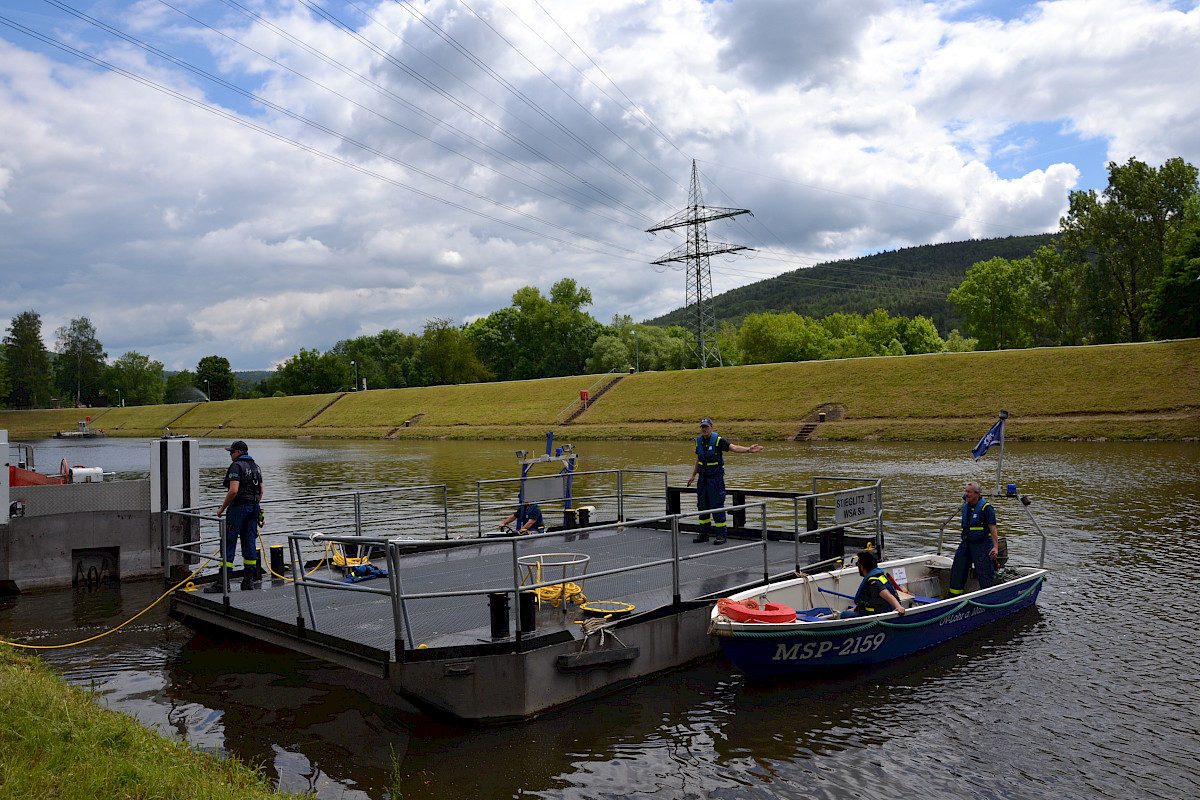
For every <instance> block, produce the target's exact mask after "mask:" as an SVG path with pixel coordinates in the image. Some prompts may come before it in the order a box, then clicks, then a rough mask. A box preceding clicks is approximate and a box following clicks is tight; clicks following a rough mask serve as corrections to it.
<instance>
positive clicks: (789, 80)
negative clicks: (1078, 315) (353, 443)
mask: <svg viewBox="0 0 1200 800" xmlns="http://www.w3.org/2000/svg"><path fill="white" fill-rule="evenodd" d="M11 2H12V0H0V3H3V4H4V5H5V15H6V16H10V17H12V18H13V19H15V20H16V21H17V22H18V23H20V24H22V25H26V26H28V27H29V28H31V29H34V30H37V31H38V32H40V33H41V34H43V35H44V36H46V37H50V38H53V39H60V40H62V41H64V42H68V43H69V44H70V45H71V46H72V47H76V48H78V49H80V50H83V51H86V52H89V53H93V54H95V56H96V57H98V58H103V59H106V60H108V61H110V62H112V63H114V64H119V65H121V67H122V68H124V69H128V70H130V71H131V72H136V73H137V74H138V75H142V76H144V77H145V79H146V80H148V81H152V82H154V83H157V84H158V85H159V86H160V87H162V88H163V89H165V90H167V91H168V92H171V93H174V96H173V95H172V94H168V93H165V92H164V91H157V90H155V89H154V88H151V87H148V86H146V85H144V84H139V83H137V82H135V81H133V80H130V79H129V78H127V77H123V76H121V75H118V74H115V73H113V72H109V71H105V70H102V69H99V68H97V67H95V66H94V65H91V64H88V63H86V62H84V61H82V60H80V59H78V58H75V57H73V56H68V55H66V54H64V53H63V52H61V51H59V50H56V49H54V48H52V47H50V46H48V45H45V44H43V43H38V42H35V41H34V40H33V39H31V38H29V37H28V36H26V35H24V34H22V33H19V32H17V31H15V30H13V29H11V28H6V27H0V241H3V242H4V243H5V244H4V247H3V249H0V287H2V288H3V293H2V294H0V319H4V318H11V317H12V316H13V315H15V314H17V313H20V312H22V311H24V310H27V309H30V308H32V309H35V310H37V311H39V312H40V313H41V314H42V316H43V322H44V325H43V328H44V330H45V331H49V332H52V331H53V330H54V329H55V328H57V327H58V326H60V325H63V324H66V323H67V322H68V321H69V320H70V318H72V317H75V316H79V315H87V316H89V317H90V318H91V319H92V321H93V323H95V324H96V327H97V331H98V333H99V336H100V338H101V341H102V342H103V343H104V345H105V347H106V349H107V350H108V352H109V354H110V355H111V356H114V357H115V356H117V355H120V354H121V353H123V352H125V351H127V350H137V351H139V352H143V353H146V354H148V355H151V356H152V357H154V358H157V359H159V360H161V361H163V362H164V363H165V364H166V365H167V366H168V367H171V368H183V367H194V366H195V363H196V362H197V361H198V360H199V358H201V357H203V356H206V355H212V354H219V355H224V356H226V357H227V358H229V359H230V361H231V362H232V363H233V365H234V367H235V368H238V369H252V368H261V367H265V366H267V365H269V364H275V363H278V362H279V361H281V360H282V359H284V358H286V357H287V356H290V355H292V354H294V353H296V352H298V351H299V350H300V349H301V348H309V349H321V350H324V349H327V348H328V347H330V346H332V345H333V344H334V343H335V342H336V341H338V340H339V339H344V338H349V337H352V336H357V335H361V334H363V333H374V332H377V331H378V330H381V329H383V328H398V329H400V330H403V331H419V330H420V329H421V328H422V326H423V324H424V322H425V320H427V319H431V318H434V317H440V318H449V319H453V320H456V321H468V320H471V319H476V318H478V317H480V316H483V315H486V314H487V313H489V312H491V311H493V310H496V309H497V308H500V307H502V306H505V305H507V304H508V303H509V302H510V301H511V296H512V293H513V292H514V291H516V290H517V289H519V288H521V287H522V286H527V285H534V286H538V287H539V288H541V289H542V290H543V291H548V290H549V287H550V286H551V284H553V283H554V282H555V281H557V280H558V279H560V278H562V277H564V276H570V277H573V278H575V279H576V280H578V281H579V282H580V283H581V284H582V285H584V286H587V287H589V288H590V289H591V290H592V294H593V296H594V298H595V300H596V302H595V305H594V307H593V308H592V309H591V310H592V311H593V313H594V314H595V316H596V317H597V318H598V319H600V320H601V321H604V322H607V321H609V320H610V319H611V317H612V316H613V315H614V314H630V315H631V316H633V317H634V318H635V319H645V318H648V317H652V316H657V315H659V314H661V313H664V312H666V311H670V310H671V309H673V308H675V307H677V306H679V305H681V304H682V302H683V295H684V286H683V284H684V280H683V276H682V275H681V274H680V273H679V272H677V271H674V270H661V269H658V268H655V267H652V266H651V265H650V264H649V262H650V261H651V260H653V259H655V258H657V257H659V256H661V255H663V254H664V253H666V252H667V251H669V250H670V249H671V248H672V247H674V246H675V245H677V244H678V243H679V242H680V239H679V238H678V236H675V235H670V234H663V235H659V236H647V235H646V234H645V233H644V229H645V228H647V227H649V226H650V225H651V224H652V223H654V222H657V221H658V220H660V219H663V218H665V217H668V216H670V215H671V214H673V213H674V212H675V211H678V210H679V209H681V208H682V207H683V206H684V204H685V203H686V200H687V182H688V176H689V170H690V165H691V159H692V158H696V159H698V160H699V162H700V168H701V171H702V173H703V175H704V179H705V183H704V192H705V200H706V202H708V203H710V204H712V205H728V206H737V207H742V208H750V209H751V210H753V211H754V214H755V216H754V218H753V219H746V218H739V219H738V220H737V221H735V222H731V223H728V224H721V225H715V226H714V227H713V229H712V231H710V235H711V236H712V237H713V238H714V239H717V240H725V241H732V242H737V243H742V244H747V245H749V246H751V247H755V248H758V249H759V254H758V256H757V257H754V258H743V259H736V260H731V261H730V262H726V261H725V260H723V259H715V260H714V262H713V267H712V268H713V283H714V287H715V288H716V289H717V291H721V290H724V289H728V288H732V287H733V286H737V285H741V284H744V283H747V282H751V281H754V280H759V279H761V278H765V277H769V276H770V275H773V274H778V273H780V272H784V271H788V270H791V269H795V268H797V267H798V266H803V265H805V264H811V263H815V262H817V261H821V260H828V259H832V258H840V257H847V256H856V255H860V254H863V253H866V252H873V251H877V250H880V249H887V248H894V247H900V246H906V245H914V244H922V243H926V242H932V241H945V240H951V239H961V238H966V237H982V236H992V235H996V236H999V235H1009V234H1019V233H1031V232H1039V231H1043V230H1051V229H1053V228H1054V227H1055V226H1056V225H1057V221H1058V218H1059V216H1060V215H1061V214H1062V213H1063V212H1064V211H1065V209H1066V204H1067V193H1068V192H1069V191H1070V190H1071V189H1073V188H1080V187H1082V188H1102V186H1103V179H1104V162H1105V161H1106V160H1108V159H1113V160H1118V161H1124V160H1125V159H1127V158H1129V157H1130V156H1136V157H1138V158H1142V159H1144V160H1147V161H1150V162H1152V163H1160V162H1161V161H1162V160H1164V159H1165V158H1168V157H1171V156H1182V157H1184V158H1186V159H1188V160H1189V161H1192V162H1193V163H1197V162H1198V161H1200V125H1197V122H1200V120H1198V119H1197V116H1198V115H1200V97H1198V90H1197V89H1196V88H1195V86H1194V80H1192V72H1193V71H1194V70H1193V69H1192V67H1191V65H1193V64H1195V63H1196V62H1197V60H1200V59H1198V56H1200V10H1197V9H1196V8H1195V6H1194V4H1182V3H1167V2H1151V0H1086V2H1085V0H1047V1H1046V2H1041V3H1027V4H1018V5H1014V4H980V3H972V2H962V1H958V0H955V1H954V2H917V1H916V0H867V1H865V2H860V3H854V4H847V3H844V2H835V0H821V1H820V2H812V3H796V2H792V1H790V0H772V1H770V2H747V1H746V0H732V1H731V0H719V1H718V2H716V3H704V2H700V0H649V1H647V0H607V1H606V2H601V0H579V2H573V3H569V4H553V5H550V4H544V3H542V4H537V3H533V2H531V1H530V0H506V2H505V3H504V4H500V3H493V2H489V0H479V2H478V3H473V4H472V6H471V7H472V8H473V9H474V10H475V11H476V12H478V13H479V14H480V15H481V16H482V17H484V18H485V19H486V20H487V21H488V23H489V25H490V26H491V27H490V28H489V27H488V26H485V25H483V24H481V23H480V21H479V20H478V19H477V18H475V17H474V16H473V15H472V13H471V12H469V11H468V10H467V9H466V8H465V7H464V6H462V5H461V4H458V3H454V2H450V1H449V0H432V2H429V3H426V4H421V5H416V4H398V3H382V4H379V5H376V6H364V5H361V4H356V8H351V7H349V6H341V5H338V4H336V3H335V4H329V5H328V6H327V7H326V9H327V11H329V12H330V13H332V14H335V15H339V16H340V18H341V19H343V20H344V21H345V22H347V23H348V24H350V25H352V26H353V27H354V28H355V30H356V33H357V36H351V35H348V34H347V33H345V32H344V31H341V30H339V29H338V28H337V27H336V26H335V25H334V24H332V23H331V22H329V21H328V20H323V19H313V17H312V15H311V14H310V12H308V11H307V10H306V9H304V8H303V7H302V6H299V5H297V4H292V3H282V2H280V3H272V2H266V3H263V4H259V5H257V6H255V8H256V9H258V13H260V14H261V15H262V19H260V20H254V21H251V20H249V19H247V18H246V17H245V16H243V15H240V14H237V13H234V12H233V11H232V10H231V9H230V7H228V6H226V5H223V4H219V3H212V4H209V3H205V2H197V3H194V4H190V5H189V6H188V10H189V13H191V14H192V15H193V16H194V17H196V18H197V19H200V20H203V21H205V22H206V23H208V24H209V25H211V26H212V27H211V28H205V27H203V26H201V25H199V24H197V23H196V22H195V21H193V20H191V19H187V18H185V17H181V16H179V15H178V14H177V13H176V12H174V11H172V10H170V9H168V8H167V7H165V6H162V5H161V4H157V3H128V4H120V3H117V4H112V5H110V6H105V7H97V8H96V9H95V10H94V11H92V12H90V13H95V14H97V15H99V16H101V17H102V18H103V20H104V21H105V22H106V23H108V24H110V25H113V26H114V27H117V28H120V29H122V30H125V31H128V32H129V33H130V35H131V36H134V37H136V38H138V39H140V40H144V41H146V42H148V43H152V44H153V45H154V46H155V47H158V48H160V49H161V50H163V51H167V52H171V53H173V54H177V55H178V56H179V57H180V58H182V59H184V60H186V61H187V62H188V63H190V64H193V65H195V66H196V67H197V68H199V69H202V70H206V71H208V72H211V73H214V74H219V77H220V78H221V79H222V80H223V81H226V82H228V84H231V85H234V86H237V87H240V88H241V89H243V90H245V91H247V92H252V93H256V94H258V95H260V96H262V97H264V98H267V99H269V100H270V102H271V103H274V104H276V105H277V107H278V108H264V107H262V106H260V105H257V104H255V103H254V102H252V101H251V100H249V99H247V97H246V96H244V95H241V94H238V93H236V92H233V91H231V90H230V88H229V87H228V86H220V85H217V84H214V83H212V82H210V81H207V80H205V79H204V78H202V77H200V76H198V75H196V74H195V73H191V72H186V71H183V70H181V69H179V68H178V66H177V65H173V64H169V63H167V62H164V61H163V60H162V59H160V58H158V57H157V56H153V55H149V54H147V53H146V52H144V51H142V50H139V49H138V48H136V47H135V46H133V45H132V44H130V43H128V42H126V41H121V40H116V39H113V38H111V37H109V36H108V35H106V34H103V33H101V32H99V31H98V30H96V29H94V28H91V27H90V26H89V25H87V24H86V23H83V22H81V21H79V20H77V19H74V18H68V17H65V16H64V17H54V16H52V14H54V13H55V12H54V11H53V9H52V8H50V7H46V8H45V9H43V10H39V11H37V12H33V11H30V10H28V9H25V8H23V7H19V6H18V7H13V8H9V5H10V3H11ZM356 9H366V10H369V11H370V14H371V17H372V18H373V20H374V21H372V20H370V19H368V18H367V17H365V16H363V15H362V14H361V13H359V10H356ZM544 9H549V10H550V12H551V13H553V14H554V15H555V16H554V17H553V18H549V17H547V16H546V13H545V11H544ZM514 12H515V14H517V15H519V17H514V16H513V13H514ZM997 14H1003V16H1002V17H1001V16H997ZM422 16H423V17H424V19H422ZM426 21H428V22H429V23H431V24H436V25H439V26H440V27H441V29H442V30H443V31H444V32H445V34H446V36H445V37H442V36H440V35H439V34H438V33H436V32H435V31H434V30H433V29H432V28H431V27H430V26H428V25H426V24H425V22H426ZM380 25H383V26H386V29H385V28H384V27H380ZM560 25H561V29H560V27H559V26H560ZM564 29H565V31H566V33H564ZM280 30H284V31H287V33H288V34H289V36H290V37H292V38H287V37H283V36H281V35H280V34H279V31H280ZM535 31H536V32H535ZM568 33H569V37H568V35H567V34H568ZM501 36H503V38H501ZM298 41H301V42H304V44H305V46H304V47H301V46H300V45H298V44H297V42H298ZM235 42H241V43H244V44H245V45H247V47H249V48H252V49H253V50H250V49H246V48H243V47H242V46H241V45H240V44H236V43H235ZM368 43H369V44H368ZM576 45H578V47H577V46H576ZM579 48H582V52H581V50H580V49H579ZM418 50H419V52H418ZM564 57H565V59H566V60H564ZM480 64H483V65H486V67H487V69H483V68H481V66H480ZM489 70H492V71H494V72H489ZM297 73H299V74H297ZM610 79H611V81H615V84H616V85H615V86H614V84H613V83H612V82H611V81H610ZM181 97H184V98H190V99H191V100H193V101H203V102H206V103H209V104H212V105H215V106H218V107H219V108H221V109H223V115H217V114H213V113H210V112H209V111H206V110H202V109H200V108H197V107H196V106H195V105H189V104H188V103H187V102H185V101H184V100H183V99H181ZM279 109H286V110H287V112H289V113H290V114H292V115H294V116H289V115H288V114H285V113H282V112H281V111H280V110H279ZM646 115H649V118H650V119H649V120H648V119H647V117H646ZM298 117H303V118H306V119H308V120H311V123H312V124H306V123H305V121H303V120H301V119H298ZM255 128H262V129H268V130H270V131H271V132H273V133H274V135H275V138H272V137H270V136H267V135H265V134H264V133H263V132H261V131H259V130H255ZM660 132H661V133H660ZM662 134H665V136H666V137H667V138H664V137H663V135H662ZM284 140H289V141H284ZM295 143H302V144H303V145H304V146H305V147H308V148H311V149H309V150H306V149H302V148H300V147H297V146H296V144H295Z"/></svg>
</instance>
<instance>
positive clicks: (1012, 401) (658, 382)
mask: <svg viewBox="0 0 1200 800" xmlns="http://www.w3.org/2000/svg"><path fill="white" fill-rule="evenodd" d="M611 377H612V376H609V378H607V379H605V378H604V376H595V375H592V376H576V377H570V378H548V379H545V380H537V381H516V382H509V383H484V384H469V385H464V386H435V387H426V388H415V389H383V390H373V391H369V392H360V393H357V394H355V393H348V394H332V395H313V396H305V397H288V398H267V399H262V400H231V401H225V402H214V403H196V404H186V405H164V406H150V407H142V408H124V409H118V408H114V409H93V410H92V411H91V413H92V425H93V427H99V428H104V429H105V430H106V431H107V432H108V433H109V434H110V435H120V436H158V435H159V433H160V431H161V429H162V428H163V427H164V426H170V428H171V429H172V431H174V432H183V433H188V434H191V435H193V436H203V437H215V438H220V439H229V438H245V439H251V438H295V437H313V438H460V439H493V438H522V439H528V438H534V439H536V438H540V437H541V435H542V434H543V433H544V432H545V431H546V430H548V429H551V428H554V429H559V430H561V431H563V433H564V435H568V436H570V437H571V438H572V439H576V440H583V439H674V438H680V437H687V436H691V435H692V434H693V433H694V431H695V427H696V420H697V419H699V418H700V417H701V416H706V415H707V416H711V417H713V418H715V420H716V421H717V425H718V429H719V430H720V431H721V432H722V433H726V434H727V435H729V436H730V437H732V438H734V439H751V438H753V439H759V440H764V441H767V440H781V439H791V438H795V437H796V435H797V434H798V433H799V432H800V431H801V430H802V429H803V428H804V426H805V423H810V422H816V421H817V414H818V412H820V411H826V412H827V417H826V420H827V421H826V422H824V423H822V424H820V425H819V426H817V427H816V429H815V430H813V431H812V432H811V438H812V439H814V440H834V441H854V440H864V439H894V440H909V441H941V440H966V439H971V438H976V437H978V436H979V435H980V431H981V430H984V429H986V427H987V425H988V424H990V422H991V421H992V420H994V419H995V418H996V413H997V411H999V410H1000V409H1002V408H1003V409H1007V410H1008V411H1009V412H1010V414H1011V415H1012V417H1011V419H1010V421H1009V424H1008V436H1009V437H1010V438H1014V439H1047V440H1055V439H1125V440H1145V439H1167V440H1181V439H1195V438H1198V437H1200V339H1188V340H1184V341H1176V342H1154V343H1147V344H1124V345H1104V346H1096V347H1059V348H1042V349H1032V350H1006V351H1000V352H982V353H939V354H933V355H923V356H904V357H898V358H863V359H848V360H843V361H808V362H800V363H788V364H764V365H757V366H747V367H726V368H720V369H708V370H687V371H674V372H643V373H640V374H638V375H627V376H623V377H621V379H620V380H619V381H618V382H617V383H616V384H615V385H614V386H613V387H612V388H611V389H610V390H609V391H608V392H607V393H606V394H604V396H603V397H601V398H599V399H598V400H597V401H596V402H595V403H593V404H592V406H591V407H590V408H589V409H588V410H587V411H586V412H584V413H583V414H582V415H581V416H579V417H578V418H577V419H575V420H573V421H572V422H571V423H570V424H568V425H564V424H563V423H562V422H561V421H560V419H559V415H560V413H561V412H563V411H564V410H565V409H567V408H568V406H569V405H570V404H571V403H572V402H573V401H575V400H577V399H578V397H579V392H580V390H582V389H591V390H592V392H593V394H595V393H596V387H595V384H596V383H597V381H603V380H611ZM83 413H88V412H83ZM80 418H82V414H81V412H80V411H79V410H64V411H23V412H0V428H7V429H8V430H9V431H10V438H12V439H20V438H22V437H25V438H33V437H39V436H49V435H53V433H54V432H55V431H56V430H59V429H62V430H71V429H73V428H74V427H75V422H76V420H78V419H80Z"/></svg>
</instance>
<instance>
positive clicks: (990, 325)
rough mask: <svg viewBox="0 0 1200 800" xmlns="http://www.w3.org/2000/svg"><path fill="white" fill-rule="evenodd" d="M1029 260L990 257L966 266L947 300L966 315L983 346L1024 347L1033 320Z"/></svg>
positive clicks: (1027, 340)
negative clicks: (963, 274) (963, 273)
mask: <svg viewBox="0 0 1200 800" xmlns="http://www.w3.org/2000/svg"><path fill="white" fill-rule="evenodd" d="M1034 280H1035V273H1034V267H1033V260H1032V259H1029V258H1020V259H1017V260H1016V261H1009V260H1007V259H1003V258H993V259H991V260H989V261H981V262H979V263H978V264H975V265H974V266H972V267H971V268H970V269H969V270H967V278H966V280H964V281H963V282H962V285H961V286H959V287H958V288H957V289H955V290H954V291H952V292H950V295H949V300H950V302H951V303H953V304H954V305H955V306H957V307H958V309H959V310H960V311H961V312H962V313H963V315H964V316H965V317H966V319H967V327H968V328H969V329H970V331H971V334H972V335H973V336H975V337H976V338H977V339H978V340H979V346H980V348H982V349H984V350H1004V349H1011V348H1014V347H1028V346H1029V345H1030V344H1032V342H1033V329H1034V325H1035V323H1036V314H1035V312H1034V308H1033V304H1032V296H1031V288H1032V284H1033V282H1034Z"/></svg>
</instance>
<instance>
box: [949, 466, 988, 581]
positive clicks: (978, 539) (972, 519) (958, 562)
mask: <svg viewBox="0 0 1200 800" xmlns="http://www.w3.org/2000/svg"><path fill="white" fill-rule="evenodd" d="M963 501H964V502H963V505H962V541H961V542H960V543H959V545H958V549H957V550H955V551H954V566H952V567H951V568H950V594H951V595H957V594H962V593H963V591H964V590H965V588H966V585H967V573H969V572H970V570H971V566H972V565H974V567H975V577H976V578H978V579H979V588H980V589H987V588H989V587H990V586H991V585H992V584H994V583H995V582H996V569H995V567H994V566H993V564H992V559H994V558H996V557H997V556H998V555H999V554H1000V539H999V537H998V535H997V534H996V509H994V508H992V504H991V503H989V502H988V501H987V500H986V499H984V498H983V497H982V496H981V490H980V487H979V484H978V483H975V482H974V481H972V482H970V483H968V484H967V488H966V490H965V491H964V492H963Z"/></svg>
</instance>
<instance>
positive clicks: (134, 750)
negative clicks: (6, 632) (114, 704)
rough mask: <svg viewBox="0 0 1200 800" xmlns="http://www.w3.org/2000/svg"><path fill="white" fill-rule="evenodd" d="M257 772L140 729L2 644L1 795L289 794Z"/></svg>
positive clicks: (76, 799)
mask: <svg viewBox="0 0 1200 800" xmlns="http://www.w3.org/2000/svg"><path fill="white" fill-rule="evenodd" d="M296 796H297V795H290V794H282V793H279V792H276V791H274V790H273V789H272V787H271V782H270V781H269V780H268V779H267V778H266V776H265V775H263V774H262V773H261V772H260V771H257V770H254V769H251V768H250V767H248V766H246V765H244V764H242V763H241V762H239V761H236V760H233V759H230V758H225V757H221V756H217V755H214V754H211V753H204V752H199V751H197V750H194V749H192V748H190V747H188V746H187V745H186V744H185V743H183V742H180V741H177V740H175V739H167V738H163V737H161V736H158V735H157V734H155V733H153V732H152V731H149V730H146V729H145V728H143V727H142V726H141V725H140V724H139V723H138V721H137V720H135V719H134V718H133V717H129V716H126V715H124V714H119V713H117V712H114V711H111V710H109V709H106V708H103V707H101V706H99V705H97V704H96V703H95V702H93V699H92V697H90V696H89V694H88V693H87V692H85V691H83V690H82V689H79V688H77V687H73V686H69V685H67V684H66V683H65V682H64V681H63V680H62V679H61V678H60V677H58V676H57V675H55V674H54V673H53V672H52V671H51V670H50V669H49V668H48V667H47V666H46V665H45V664H43V663H41V662H40V661H38V660H37V659H31V658H27V657H25V656H22V655H18V654H16V653H14V652H13V650H12V649H11V648H9V647H7V646H3V645H0V798H4V799H7V798H29V797H55V798H62V799H63V800H96V798H138V800H142V798H145V799H146V800H149V799H150V798H162V799H163V800H189V799H190V798H195V799H196V800H259V798H275V799H276V800H280V799H281V798H292V797H296Z"/></svg>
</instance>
